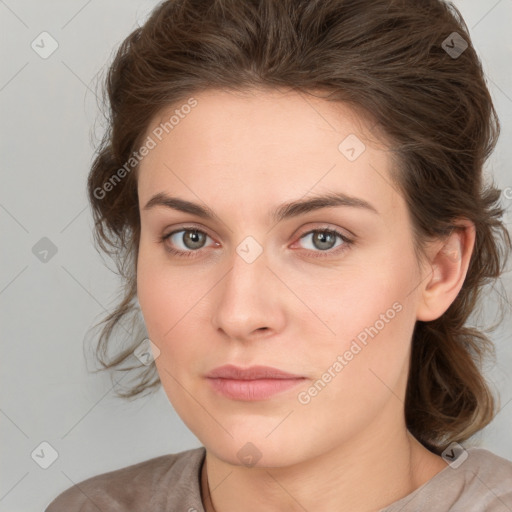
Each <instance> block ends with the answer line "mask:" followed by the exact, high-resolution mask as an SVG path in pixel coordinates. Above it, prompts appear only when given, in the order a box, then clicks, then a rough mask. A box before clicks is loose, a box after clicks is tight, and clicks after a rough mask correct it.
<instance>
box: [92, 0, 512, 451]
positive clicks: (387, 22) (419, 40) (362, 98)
mask: <svg viewBox="0 0 512 512" xmlns="http://www.w3.org/2000/svg"><path fill="white" fill-rule="evenodd" d="M453 32H456V33H457V34H458V35H457V36H454V35H453ZM464 42H465V43H467V45H468V46H467V48H465V49H464ZM461 52H462V53H461ZM254 87H259V88H265V87H270V88H281V87H285V88H293V89H294V90H296V91H300V92H302V93H308V94H311V93H312V91H325V92H326V95H325V99H327V100H329V101H340V102H345V103H346V104H348V105H349V106H351V107H353V108H354V109H357V110H358V111H359V112H364V113H366V115H367V116H368V118H369V119H372V120H374V121H375V123H376V125H375V127H379V128H380V129H381V130H382V132H383V133H384V134H385V135H386V136H387V138H388V140H389V141H391V145H390V151H391V152H392V153H390V154H392V155H393V158H395V159H396V163H397V169H396V176H394V179H395V180H396V183H397V186H398V188H399V189H400V191H401V193H402V194H403V196H404V197H405V199H406V201H407V204H408V208H409V211H410V214H411V218H412V220H413V226H414V240H415V242H416V244H417V247H418V248H420V253H419V254H420V255H421V254H422V253H421V249H422V248H423V247H424V243H425V242H426V241H427V240H428V239H429V238H431V237H444V236H445V235H447V234H448V233H449V232H450V230H451V229H453V228H454V227H455V226H456V224H454V222H455V220H456V219H458V218H468V219H470V220H471V221H472V222H473V223H474V224H475V226H476V244H475V248H474V251H473V254H472V257H471V261H470V266H469V270H468V273H467V276H466V279H465V282H464V284H463V286H462V289H461V291H460V293H459V294H458V296H457V298H456V299H455V301H454V302H453V303H452V304H451V306H450V307H449V308H448V310H447V311H446V312H445V313H444V314H443V315H442V316H441V317H440V318H439V319H437V320H434V321H431V322H421V321H418V322H417V323H416V327H415V330H414V334H413V340H412V354H411V367H410V373H409V380H408V385H407V393H406V401H405V416H406V423H407V427H408V428H409V430H410V431H411V433H412V434H413V435H414V436H415V437H416V438H417V439H418V440H419V441H420V442H422V443H423V444H424V445H425V446H427V447H428V448H430V449H431V450H432V451H435V452H437V453H440V452H441V451H442V449H443V447H444V446H446V445H447V444H448V443H450V442H452V441H459V442H460V441H463V440H465V439H467V438H469V437H470V436H471V435H472V434H474V433H475V432H477V431H478V430H480V429H482V428H483V427H484V426H485V425H487V424H488V423H489V422H490V421H491V420H492V419H493V417H494V415H495V414H496V403H495V399H494V398H493V394H492V393H491V392H490V390H489V387H488V385H487V383H486V381H485V379H484V378H483V376H482V373H481V365H482V362H483V360H484V356H488V355H493V354H494V347H493V344H492V342H491V341H490V339H489V338H488V337H487V336H486V334H484V331H482V330H480V329H478V328H477V327H475V326H470V325H467V324H468V319H469V317H470V314H472V313H474V312H475V311H476V307H477V306H478V304H479V299H480V296H481V291H482V287H483V285H485V284H488V283H490V282H492V281H493V280H495V279H497V278H498V277H499V276H500V274H501V273H502V272H503V266H504V263H505V261H506V259H507V257H508V254H509V251H510V247H511V242H510V235H509V233H508V232H507V230H506V228H505V226H504V225H503V223H502V221H501V216H502V214H503V209H502V208H501V207H500V205H499V198H500V190H499V189H497V188H495V187H494V186H493V184H492V183H490V184H489V183H487V184H486V183H484V182H483V173H482V170H483V164H484V162H485V161H486V159H487V158H488V156H489V155H490V154H491V152H492V151H493V149H494V146H495V144H496V141H497V139H498V135H499V121H498V118H497V115H496V112H495V110H494V106H493V104H492V100H491V97H490V94H489V91H488V89H487V87H486V83H485V79H484V74H483V71H482V67H481V63H480V61H479V58H478V56H477V54H476V52H475V50H474V48H473V46H472V43H471V40H470V36H469V33H468V30H467V27H466V25H465V23H464V20H463V19H462V16H461V14H460V13H459V11H458V10H457V9H456V8H455V7H454V6H453V5H451V4H449V3H447V2H443V1H441V0H423V1H421V2H418V1H413V0H170V1H165V2H162V3H161V4H160V5H158V6H157V7H156V8H155V9H154V11H153V12H152V13H151V15H150V17H149V18H148V20H147V21H146V22H145V23H144V25H143V26H142V27H139V28H137V29H136V30H134V31H133V32H132V33H131V34H130V35H129V36H128V37H127V38H126V39H125V41H124V42H123V43H122V44H121V46H120V47H119V49H118V50H117V53H116V55H115V58H114V60H113V63H112V64H111V65H110V67H109V69H108V76H107V77H106V88H105V90H106V92H107V94H108V98H107V100H106V102H107V104H108V107H109V112H108V121H109V125H108V129H107V132H106V133H105V136H104V138H103V140H102V141H101V144H100V146H99V148H98V152H97V155H96V157H95V160H94V162H93V164H92V169H91V172H90V175H89V180H88V193H89V199H90V202H91V205H92V210H93V215H94V220H95V241H96V243H97V244H98V245H99V246H100V247H101V249H102V250H104V251H105V252H107V253H108V254H109V255H110V256H111V257H112V258H113V259H114V261H115V262H116V265H117V268H118V271H119V273H120V275H121V276H122V278H123V280H124V287H123V291H122V296H121V297H120V300H119V302H118V304H117V305H116V307H115V309H114V310H113V312H112V313H111V314H109V315H108V316H107V317H106V318H104V319H103V321H102V322H101V325H102V326H103V327H102V330H101V334H100V336H99V342H98V346H97V347H96V356H97V360H98V361H99V362H100V363H101V365H102V366H103V369H104V368H116V369H120V370H134V369H135V370H136V371H137V372H139V370H141V372H140V373H137V378H136V379H135V382H134V385H133V386H132V387H131V388H130V389H129V390H128V392H126V393H124V392H118V395H119V396H122V397H125V398H130V397H134V396H136V395H138V394H139V393H142V392H143V391H145V390H149V389H150V388H154V387H155V386H158V385H159V378H158V374H157V372H156V368H155V366H154V365H152V366H148V367H144V366H143V365H141V364H137V365H135V366H133V365H131V366H129V367H126V366H123V365H125V364H126V363H127V362H128V363H129V362H130V361H137V360H136V359H134V356H133V351H134V349H135V348H136V347H137V346H138V345H139V344H140V342H141V341H142V340H143V338H144V337H145V336H144V335H143V334H140V336H138V335H136V334H133V333H132V338H131V340H129V342H128V343H123V346H122V347H121V348H120V349H119V350H118V351H117V352H116V354H115V355H114V356H112V357H107V347H111V346H112V341H113V340H114V339H115V338H116V336H114V333H115V331H116V329H117V328H118V327H120V326H121V327H123V328H124V329H125V330H126V327H125V326H123V324H122V321H123V320H124V319H125V318H129V317H130V316H131V315H135V316H133V319H134V323H133V326H134V327H137V326H138V327H139V328H140V326H141V322H140V318H137V315H139V314H140V310H138V303H137V300H136V271H137V269H136V262H137V251H138V241H139V234H140V219H139V210H138V196H137V176H136V172H130V168H128V167H126V163H127V162H128V161H129V160H130V158H131V157H133V156H134V155H135V154H136V153H137V150H138V149H139V148H140V146H141V144H142V142H143V138H144V137H145V136H147V130H148V126H149V123H150V121H151V120H152V119H153V118H154V116H155V115H156V114H158V113H159V112H161V111H162V109H164V108H168V107H169V106H170V105H177V104H179V103H180V102H183V103H184V102H186V99H187V98H190V96H191V95H192V94H197V93H199V92H200V91H202V90H205V89H212V88H217V89H225V90H226V89H230V90H238V91H244V90H247V89H250V88H254ZM132 165H133V161H132ZM123 166H124V167H123ZM122 168H124V169H125V172H120V170H121V169H122ZM133 168H134V169H135V170H136V168H137V165H136V164H135V165H133ZM107 184H110V186H106V185H107ZM500 242H503V243H500ZM489 330H490V329H488V330H487V331H486V332H488V331H489ZM127 332H128V330H127Z"/></svg>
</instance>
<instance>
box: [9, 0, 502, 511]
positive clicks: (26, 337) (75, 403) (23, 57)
mask: <svg viewBox="0 0 512 512" xmlns="http://www.w3.org/2000/svg"><path fill="white" fill-rule="evenodd" d="M156 4H157V2H156V1H155V0H152V1H149V0H146V1H143V0H129V1H128V0H108V1H103V2H100V1H99V0H89V1H86V0H73V1H71V0H66V1H64V0H53V1H46V2H44V1H36V0H6V1H2V0H0V16H1V27H0V31H1V34H2V45H1V52H2V67H1V71H0V73H1V75H0V106H1V113H2V115H1V120H2V122H1V138H0V140H1V151H2V161H1V166H2V173H3V179H2V187H1V190H0V223H1V228H2V242H3V243H2V247H3V249H4V250H3V251H2V263H1V267H0V307H1V326H2V331H1V332H2V344H1V355H0V358H1V361H2V372H1V388H0V389H1V390H2V395H1V407H0V428H1V436H2V447H3V453H2V465H1V482H0V511H10V512H12V511H36V510H43V509H44V507H45V506H46V505H47V504H48V503H49V502H50V501H51V500H52V499H53V498H54V497H55V496H56V495H57V494H58V493H60V492H61V491H63V490H64V489H66V488H67V487H69V486H71V485H72V484H73V483H76V482H79V481H80V480H83V479H85V478H88V477H90V476H92V475H95V474H99V473H103V472H105V471H110V470H113V469H117V468H120V467H123V466H127V465H129V464H133V463H135V462H139V461H142V460H145V459H149V458H151V457H156V456H158V455H162V454H164V453H172V452H178V451H182V450H185V449H188V448H195V447H197V446H200V443H199V441H198V440H197V439H196V437H195V436H194V435H193V434H192V433H191V432H190V431H189V430H188V429H187V428H186V427H185V425H184V424H183V422H182V421H181V420H180V418H179V417H178V416H177V414H176V413H175V412H174V410H173V408H172V406H171V405H170V404H169V402H168V400H167V397H166V396H165V393H164V392H163V390H162V389H161V388H160V389H159V391H158V392H157V393H156V395H153V396H152V397H149V398H147V397H146V398H143V399H139V400H137V401H134V402H125V401H122V400H119V399H115V398H114V397H113V395H112V392H111V383H110V379H109V377H108V376H107V375H106V374H96V375H95V374H89V373H88V372H87V369H86V365H85V361H84V354H83V338H84V335H85V333H86V331H87V330H88V329H89V328H90V327H91V326H92V325H93V324H94V323H95V322H97V321H98V320H99V318H100V317H101V316H102V315H103V314H104V313H105V311H107V310H110V308H111V307H112V305H113V302H112V301H113V299H114V297H115V293H116V287H117V284H118V280H117V278H116V276H115V275H114V274H113V273H112V272H111V271H110V270H109V269H108V268H107V267H106V266H105V264H104V262H103V261H102V259H101V258H100V256H99V255H98V254H97V252H96V251H95V249H94V247H93V244H92V235H91V229H92V222H91V216H90V213H89V208H88V203H87V199H86V195H85V183H86V177H87V173H88V170H89V166H90V164H91V161H92V156H93V152H94V144H95V143H96V142H97V141H98V140H99V137H100V135H101V133H102V124H101V118H100V116H99V114H98V108H97V103H96V98H95V92H96V88H95V87H96V81H95V78H96V75H97V73H98V72H100V71H101V70H102V68H103V67H104V66H105V65H106V63H107V62H108V60H109V58H110V55H111V53H112V52H113V50H114V49H115V48H117V46H118V44H119V43H120V42H121V41H122V40H123V39H124V38H125V37H126V36H127V35H128V34H129V32H131V30H132V29H133V28H135V27H136V25H138V24H141V23H142V22H143V21H144V20H145V18H146V16H147V14H148V13H149V12H150V11H151V9H152V8H153V7H154V6H155V5H156ZM455 5H457V7H459V9H460V10H461V11H462V14H463V15H464V18H465V20H466V22H467V24H468V26H469V27H470V31H471V35H472V38H473V41H474V43H475V46H476V48H477V51H478V52H479V54H480V56H481V58H482V61H483V65H484V69H485V72H486V75H487V78H488V83H489V87H490V90H491V93H492V96H493V99H494V101H495V106H496V108H497V111H498V114H499V116H500V119H501V122H502V136H501V139H500V143H499V145H498V147H497V149H496V151H495V153H494V155H493V157H492V158H491V160H490V161H489V164H488V171H489V172H490V173H491V174H493V175H494V176H495V179H496V181H497V183H498V184H499V186H500V187H502V188H506V189H507V194H506V197H504V202H505V204H506V205H507V207H508V210H507V222H508V223H509V224H510V222H511V220H512V215H511V213H510V211H511V210H512V208H511V206H512V172H511V165H512V164H511V163H510V162H512V144H510V142H509V141H510V140H511V135H512V133H511V130H512V72H511V62H512V35H511V32H510V24H511V22H512V0H500V1H495V0H492V1H482V0H459V1H457V2H455ZM43 31H47V32H49V33H50V34H51V36H52V37H53V38H54V39H55V40H56V41H57V43H58V49H57V50H56V51H55V52H54V53H53V54H52V55H51V56H49V57H48V58H46V59H43V58H41V57H40V56H39V54H38V53H36V51H34V50H33V49H32V47H31V43H32V41H34V40H35V39H36V38H37V37H38V36H39V34H40V33H41V32H43ZM49 45H50V41H49V40H48V39H47V40H46V42H45V48H46V49H48V48H49V47H50V46H49ZM40 51H43V50H42V49H41V50H40ZM507 187H510V188H507ZM504 195H505V194H504ZM43 237H47V238H48V239H49V240H51V242H52V243H53V244H54V245H55V247H56V249H57V252H56V254H54V255H53V256H52V255H51V253H49V255H48V257H47V260H48V261H46V262H42V261H40V260H39V259H38V258H37V257H36V255H35V254H34V253H33V251H32V249H33V247H34V246H35V245H36V244H37V243H38V242H39V241H40V240H41V239H42V238H43ZM39 243H43V242H39ZM36 247H37V246H36ZM510 277H511V273H510V272H508V273H507V274H506V275H505V276H504V278H503V279H502V281H501V283H499V285H498V286H497V287H496V290H497V293H499V294H501V295H502V296H504V297H507V292H508V296H510V291H511V290H512V283H511V278H510ZM488 304H489V306H488V307H487V308H486V311H484V320H485V321H489V320H490V321H492V319H493V318H494V317H493V304H494V301H493V300H491V299H490V300H489V302H488ZM511 332H512V321H511V315H510V310H508V312H507V317H506V319H505V321H504V323H503V324H502V325H501V327H500V328H499V330H497V331H496V332H495V333H494V334H493V335H492V338H493V340H495V342H496V344H497V353H498V358H497V361H498V363H497V365H495V366H492V367H491V366H489V367H488V368H487V375H488V377H489V379H490V380H491V382H492V383H493V385H494V387H495V389H496V390H498V391H499V393H500V394H501V401H502V406H503V407H502V410H501V412H500V414H499V415H498V416H497V418H496V420H495V421H494V422H493V423H492V424H491V425H490V426H489V427H488V428H486V429H485V430H484V431H483V432H482V433H481V434H479V435H478V436H476V437H475V438H474V439H473V441H474V444H475V445H480V446H483V447H485V448H487V449H489V450H492V451H494V452H495V453H497V454H498V455H501V456H503V457H506V458H508V459H512V437H511V435H510V432H509V428H510V425H511V424H512V371H511V368H512V345H511V343H510V342H511V334H510V333H511ZM43 441H46V442H48V443H50V444H51V446H52V447H53V448H54V449H55V450H56V451H57V452H58V455H59V456H58V458H57V460H55V462H54V463H53V464H52V465H51V466H50V467H49V468H48V469H42V468H41V467H40V466H39V465H38V464H37V463H36V462H35V461H34V460H33V458H32V456H31V454H32V453H33V452H34V450H36V449H37V448H38V447H39V445H40V443H41V442H43ZM39 450H40V449H39ZM45 453H49V452H48V450H46V451H45ZM45 456H46V455H45ZM34 457H35V456H34ZM40 459H42V458H40Z"/></svg>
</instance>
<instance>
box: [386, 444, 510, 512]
mask: <svg viewBox="0 0 512 512" xmlns="http://www.w3.org/2000/svg"><path fill="white" fill-rule="evenodd" d="M417 510H436V511H437V512H510V511H511V510H512V462H511V461H510V460H507V459H504V458H503V457H500V456H498V455H496V454H494V453H492V452H491V451H489V450H486V449H484V448H467V449H466V450H464V451H463V452H462V453H460V454H459V455H458V457H457V459H455V460H453V461H452V463H450V464H449V465H447V466H446V468H444V469H443V470H442V471H440V472H439V473H438V474H437V475H435V476H434V477H433V478H431V479H430V480H429V481H427V482H426V483H425V484H423V485H422V486H421V487H419V488H418V489H416V490H415V491H413V492H412V493H411V494H409V495H408V496H405V497H404V498H402V499H400V500H399V501H397V502H395V503H393V504H391V505H390V506H388V507H386V508H385V509H382V510H381V511H380V512H398V511H400V512H416V511H417Z"/></svg>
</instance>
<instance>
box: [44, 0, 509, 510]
mask: <svg viewBox="0 0 512 512" xmlns="http://www.w3.org/2000/svg"><path fill="white" fill-rule="evenodd" d="M106 85H107V91H108V95H109V102H110V107H111V112H110V114H111V117H110V129H109V131H108V133H107V134H106V135H105V138H104V140H103V143H102V146H101V147H100V148H99V151H98V155H97V157H96V159H95V161H94V164H93V167H92V169H91V173H90V176H89V182H88V190H89V197H90V200H91V204H92V208H93V212H94V215H95V219H96V226H95V229H96V231H95V234H96V237H97V241H98V243H99V245H100V246H101V247H102V248H103V249H104V250H106V251H109V252H110V254H112V255H113V257H114V258H115V259H116V261H117V263H118V265H119V268H120V270H121V272H122V273H123V276H124V278H125V280H126V288H125V295H124V297H123V300H122V301H121V303H120V304H119V306H118V308H117V309H116V311H114V313H112V314H111V315H110V316H109V317H108V318H107V319H105V323H104V328H103V331H102V335H101V337H100V345H99V347H98V355H99V356H100V354H101V353H103V354H105V353H106V347H107V345H108V344H109V340H111V339H112V338H113V333H114V332H115V328H117V327H118V326H120V325H121V324H120V322H121V321H122V320H123V319H125V317H127V316H129V315H130V314H133V313H134V312H135V313H136V312H137V311H138V308H139V307H140V311H141V313H142V315H143V319H144V324H145V328H146V329H147V333H148V337H149V340H151V342H150V343H149V345H148V341H146V342H144V343H142V344H141V341H142V339H141V338H136V339H135V338H134V339H133V343H132V345H131V346H129V347H127V348H126V349H125V350H124V351H123V352H122V353H120V354H118V355H117V356H116V357H115V358H113V359H112V360H110V361H105V360H104V359H101V356H100V359H101V360H102V361H103V364H104V366H105V367H107V368H115V367H119V366H120V365H121V364H123V363H125V362H126V361H129V360H130V359H133V357H134V355H135V356H137V357H138V359H139V360H140V361H141V362H142V364H141V365H139V366H140V367H141V369H142V372H141V375H140V379H139V380H138V382H137V384H136V385H135V386H134V387H133V389H132V390H131V391H130V392H129V393H127V394H125V395H123V396H127V397H129V396H135V395H138V394H139V393H142V392H143V391H145V390H149V389H151V388H154V387H155V386H157V385H158V384H159V383H160V382H161V383H162V385H163V388H164V390H165V392H166V394H167V396H168V398H169V400H170V402H171V403H172V406H173V407H174V409H175V410H176V411H177V412H178V414H179V415H180V417H181V418H182V419H183V421H184V422H185V424H186V425H187V426H188V427H189V428H190V430H191V431H192V432H193V433H194V434H195V435H196V436H197V438H198V439H199V440H200V441H201V443H202V444H203V445H204V446H203V447H201V448H198V449H194V450H187V451H184V452H180V453H177V454H167V455H163V456H162V457H158V458H155V459H151V460H148V461H144V462H141V463H139V464H135V465H133V466H129V467H126V468H122V469H119V470H116V471H112V472H110V473H105V474H102V475H97V476H95V477H92V478H90V479H88V480H86V481H84V482H81V483H79V484H77V485H76V486H73V487H71V488H69V489H68V490H66V491H65V492H64V493H62V494H61V495H60V496H59V497H57V498H56V499H55V500H54V501H53V502H52V503H51V504H50V505H49V506H48V508H47V512H57V511H61V510H62V511H64V510H66V511H68V512H70V511H73V510H77V511H78V510H102V511H107V510H108V511H111V510H112V511H114V510H115V511H121V510H122V511H128V510H130V511H131V510H155V511H156V510H189V511H193V510H197V511H206V512H213V511H216V512H231V511H235V510H236V511H238V510H244V511H252V510H255V511H256V510H258V511H260V510H265V511H274V510H275V511H277V510H279V511H281V510H293V511H295V510H297V511H299V510H301V511H302V510H316V511H328V510H329V511H330V510H336V511H338V512H340V511H341V512H343V511H386V512H395V511H396V512H398V511H399V510H400V511H402V512H406V511H416V510H436V511H437V512H442V511H448V510H465V511H468V510H475V511H476V510H478V511H482V510H486V511H493V512H497V511H506V510H512V463H511V462H510V461H508V460H506V459H503V458H501V457H499V456H498V455H496V454H493V453H491V452H489V451H487V450H484V449H479V448H469V447H468V448H467V449H466V448H465V447H464V446H463V444H461V443H463V442H464V441H466V440H467V439H468V438H469V437H470V436H472V435H473V434H474V433H476V432H478V431H479V430H481V429H482V428H483V427H484V426H486V425H487V424H488V423H489V422H490V421H491V420H492V418H493V417H494V415H495V414H496V412H497V407H496V404H495V399H494V398H493V396H492V394H491V393H490V391H489V388H488V385H487V384H486V382H485V380H484V378H483V376H482V374H481V370H480V366H479V364H480V362H481V360H482V359H483V357H484V356H485V355H486V354H487V353H488V352H490V351H491V350H492V344H491V342H490V340H489V339H488V338H487V337H486V336H485V334H484V333H483V332H481V331H479V330H477V329H476V328H474V327H470V326H468V325H467V320H468V317H469V315H470V314H471V312H472V311H473V310H474V309H475V307H476V306H477V305H478V303H479V300H480V298H481V288H482V285H483V284H485V283H488V282H492V281H493V280H495V279H497V278H498V277H499V276H500V274H501V272H502V271H503V265H504V262H505V260H506V257H507V255H508V250H509V249H510V237H509V235H508V233H507V231H506V229H505V227H504V225H503V223H502V221H501V220H500V219H501V216H502V213H503V210H502V209H501V208H500V206H499V196H500V191H499V190H498V189H496V188H494V187H493V186H492V185H491V184H487V183H483V179H482V168H483V164H484V162H485V160H486V158H487V157H488V156H489V154H490V153H491V152H492V150H493V148H494V146H495V144H496V140H497V137H498V133H499V124H498V119H497V117H496V113H495V111H494V107H493V104H492V101H491V98H490V95H489V91H488V90H487V88H486V85H485V80H484V76H483V72H482V68H481V65H480V62H479V59H478V57H477V55H476V53H475V50H474V48H473V46H472V44H471V41H470V37H469V35H468V31H467V28H466V26H465V24H464V21H463V20H462V18H461V17H460V14H459V13H458V11H457V10H456V9H455V8H454V7H453V6H451V5H448V4H446V3H444V2H441V1H440V0H430V1H425V2H421V5H420V4H419V3H418V2H413V1H412V0H407V1H406V0H399V1H393V0H367V1H366V0H280V1H279V2H277V1H275V0H243V1H241V0H212V1H205V0H203V1H201V0H181V1H179V0H171V1H166V2H163V3H161V4H160V5H159V6H158V7H157V8H156V9H155V10H154V11H153V13H152V15H151V16H150V18H149V19H148V20H147V22H146V23H145V24H144V26H142V27H140V28H138V29H136V30H135V31H134V32H133V33H132V34H131V35H130V36H129V37H128V38H127V39H126V40H125V41H124V42H123V44H122V45H121V47H120V49H119V50H118V53H117V55H116V57H115V60H114V62H113V63H112V65H111V67H110V70H109V75H108V79H107V84H106ZM148 346H149V347H150V349H151V354H152V355H153V358H154V365H153V364H148V363H151V362H152V360H151V359H150V360H149V361H148V353H149V352H148Z"/></svg>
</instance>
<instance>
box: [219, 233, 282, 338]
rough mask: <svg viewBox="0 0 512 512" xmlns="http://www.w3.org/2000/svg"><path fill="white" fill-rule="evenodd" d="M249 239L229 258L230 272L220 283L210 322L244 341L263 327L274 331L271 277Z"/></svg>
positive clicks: (259, 248) (259, 249)
mask: <svg viewBox="0 0 512 512" xmlns="http://www.w3.org/2000/svg"><path fill="white" fill-rule="evenodd" d="M251 238H252V237H247V238H246V239H244V240H243V241H242V242H241V243H240V244H239V245H238V246H237V247H236V248H235V251H234V253H233V254H232V256H231V261H230V267H231V270H230V271H229V272H228V273H227V275H226V276H225V277H224V279H223V280H222V283H221V285H220V287H219V290H220V292H219V293H220V295H217V297H216V298H217V300H216V303H215V305H214V308H215V311H214V313H213V315H212V321H213V322H214V323H215V327H216V328H221V329H222V330H223V331H224V332H225V333H226V334H228V335H229V336H232V337H238V338H244V337H245V336H248V335H249V334H250V333H251V332H253V331H254V330H257V329H261V328H263V327H267V328H270V327H271V328H273V329H276V328H278V326H277V323H276V320H277V318H278V317H279V311H278V307H277V296H276V294H275V293H272V292H271V290H273V288H274V284H272V283H271V281H272V280H273V279H275V277H274V276H273V274H272V272H270V270H269V269H268V268H267V265H268V258H267V257H266V253H265V252H264V250H263V247H262V246H261V245H260V244H259V243H258V242H257V241H256V240H255V239H251Z"/></svg>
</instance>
